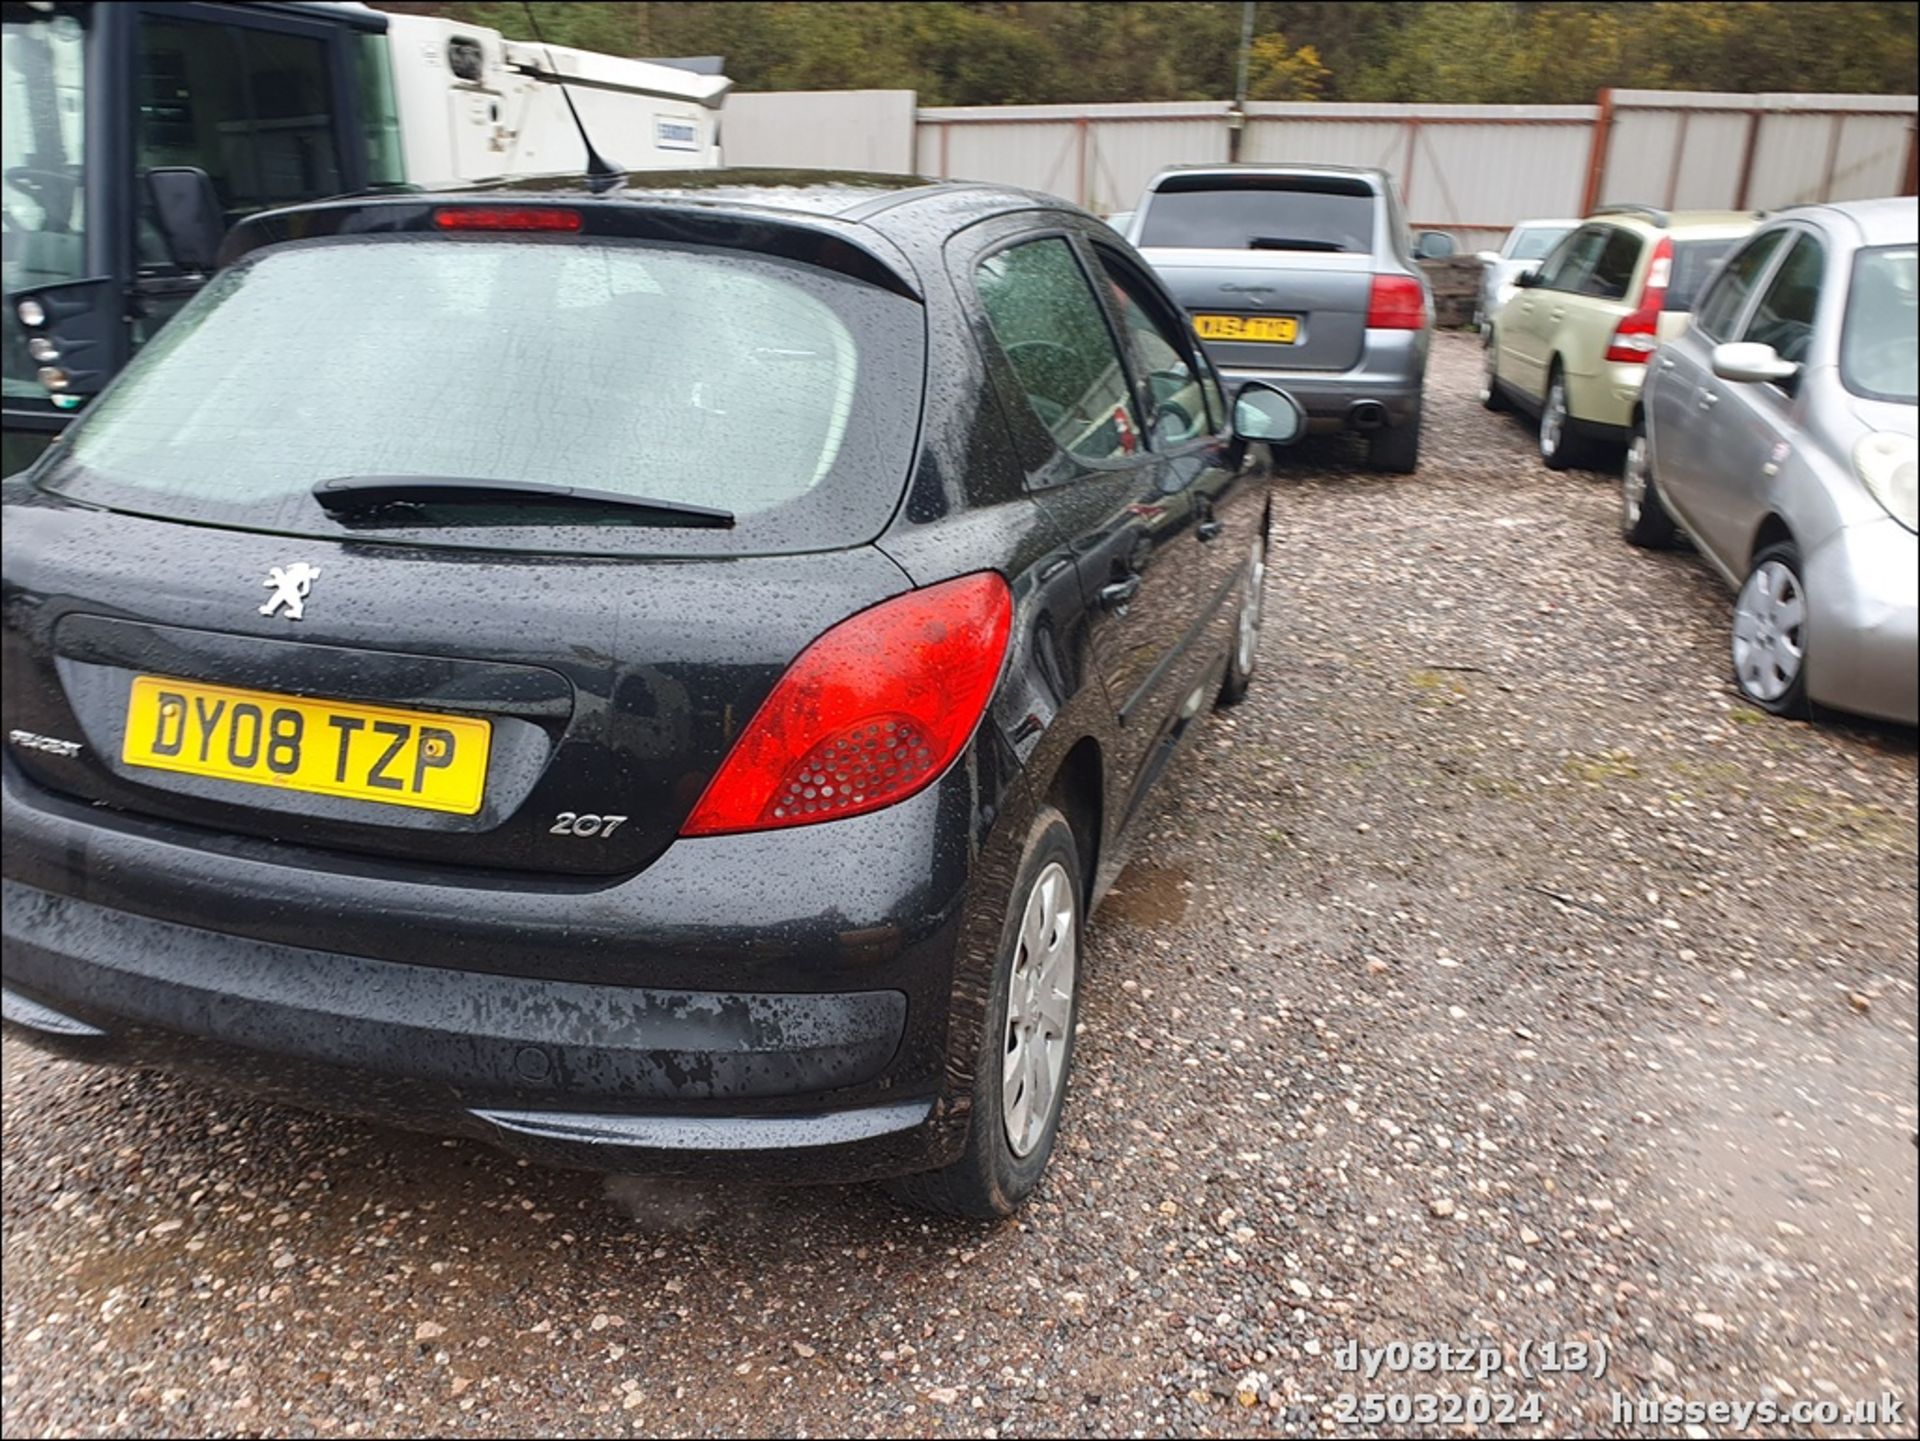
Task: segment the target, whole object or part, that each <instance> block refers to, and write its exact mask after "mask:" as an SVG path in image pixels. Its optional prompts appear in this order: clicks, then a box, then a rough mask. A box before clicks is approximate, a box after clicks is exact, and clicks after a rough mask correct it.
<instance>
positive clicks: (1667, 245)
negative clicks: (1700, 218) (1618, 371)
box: [1607, 235, 1673, 365]
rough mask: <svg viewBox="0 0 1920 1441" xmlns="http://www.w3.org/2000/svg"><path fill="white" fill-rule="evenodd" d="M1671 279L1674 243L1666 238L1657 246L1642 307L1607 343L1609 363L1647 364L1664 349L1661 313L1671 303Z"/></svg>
mask: <svg viewBox="0 0 1920 1441" xmlns="http://www.w3.org/2000/svg"><path fill="white" fill-rule="evenodd" d="M1671 279H1673V241H1672V240H1670V239H1668V238H1667V237H1666V236H1664V235H1663V236H1661V237H1660V243H1659V244H1658V245H1656V246H1654V247H1653V260H1652V261H1651V262H1650V263H1649V264H1648V266H1647V279H1646V283H1645V284H1644V285H1642V286H1641V287H1640V304H1639V306H1638V307H1636V308H1635V310H1634V312H1633V314H1631V315H1629V316H1628V317H1627V318H1626V319H1624V320H1622V321H1621V322H1620V323H1619V324H1618V325H1616V326H1614V328H1613V339H1612V340H1610V341H1609V342H1607V359H1608V360H1621V361H1625V362H1626V363H1627V364H1629V365H1645V364H1646V363H1647V361H1648V359H1649V358H1650V357H1651V356H1652V355H1653V352H1654V351H1656V350H1658V349H1659V348H1660V311H1661V310H1662V309H1663V308H1664V307H1665V305H1666V303H1667V282H1668V281H1669V280H1671Z"/></svg>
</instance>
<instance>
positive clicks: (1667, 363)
mask: <svg viewBox="0 0 1920 1441" xmlns="http://www.w3.org/2000/svg"><path fill="white" fill-rule="evenodd" d="M1660 368H1661V369H1662V370H1672V369H1673V362H1672V361H1671V360H1669V359H1668V358H1667V357H1666V356H1664V355H1663V356H1661V357H1660Z"/></svg>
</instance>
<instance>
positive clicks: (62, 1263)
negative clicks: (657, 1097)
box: [4, 336, 1920, 1436]
mask: <svg viewBox="0 0 1920 1441" xmlns="http://www.w3.org/2000/svg"><path fill="white" fill-rule="evenodd" d="M1476 365H1477V356H1476V354H1475V350H1474V347H1473V344H1472V342H1470V341H1468V340H1466V339H1465V338H1463V337H1458V336H1448V337H1443V338H1442V341H1441V343H1440V344H1439V346H1438V349H1437V353H1436V355H1435V360H1434V366H1433V370H1432V374H1431V378H1430V382H1429V399H1428V416H1427V424H1428V427H1429V433H1428V436H1427V440H1426V454H1427V460H1426V463H1425V464H1424V466H1423V467H1422V469H1421V470H1420V472H1419V474H1418V475H1417V476H1414V477H1411V478H1403V479H1396V480H1386V479H1381V478H1377V477H1371V476H1366V475H1363V474H1358V473H1355V472H1354V470H1353V469H1352V466H1353V463H1354V459H1355V452H1354V451H1353V449H1352V448H1351V447H1350V446H1349V445H1348V444H1347V443H1346V442H1334V441H1329V442H1323V443H1318V444H1314V445H1310V446H1307V447H1303V448H1302V449H1301V450H1299V451H1297V452H1295V453H1294V455H1293V456H1292V457H1291V458H1290V460H1289V461H1288V465H1287V475H1286V478H1285V479H1284V481H1283V484H1282V494H1281V500H1280V506H1279V512H1278V513H1279V516H1280V533H1279V535H1278V536H1277V537H1276V538H1277V540H1278V542H1279V548H1278V551H1277V553H1276V556H1275V565H1274V569H1273V574H1272V582H1271V585H1272V589H1271V591H1270V599H1269V605H1270V611H1269V616H1270V619H1269V625H1268V631H1267V635H1266V637H1265V640H1264V649H1263V653H1262V666H1263V675H1262V678H1261V681H1260V682H1259V683H1258V684H1257V685H1256V687H1255V691H1254V696H1253V699H1252V700H1251V701H1249V703H1248V704H1247V705H1246V706H1244V707H1243V708H1241V709H1240V710H1239V711H1237V712H1235V713H1233V715H1232V716H1231V717H1227V716H1222V717H1220V718H1218V719H1217V720H1216V721H1215V722H1214V723H1213V724H1212V725H1211V726H1210V727H1209V728H1208V729H1207V731H1206V732H1205V733H1204V735H1203V737H1202V739H1201V741H1200V743H1199V745H1198V747H1197V748H1196V750H1195V752H1194V753H1193V755H1192V757H1191V758H1190V760H1189V762H1188V764H1187V765H1186V766H1185V767H1184V768H1183V769H1182V771H1181V772H1180V774H1179V775H1178V776H1177V777H1176V778H1175V779H1174V780H1172V781H1171V783H1170V784H1168V785H1167V786H1166V788H1165V791H1164V795H1163V798H1162V800H1161V801H1160V804H1159V808H1158V810H1157V812H1156V815H1155V819H1154V821H1153V823H1152V825H1151V827H1150V830H1149V833H1147V834H1146V835H1144V836H1142V838H1141V839H1140V842H1139V844H1138V846H1137V849H1136V851H1135V855H1136V862H1135V864H1134V865H1133V866H1132V868H1131V869H1130V870H1129V872H1128V873H1127V875H1126V876H1125V877H1124V878H1123V881H1122V884H1121V886H1120V887H1118V888H1117V889H1116V890H1115V892H1114V894H1113V896H1112V897H1111V899H1110V901H1109V903H1108V905H1107V906H1106V907H1105V908H1104V909H1103V910H1102V911H1101V912H1100V914H1099V915H1098V916H1097V917H1096V920H1095V924H1094V927H1093V930H1092V933H1091V937H1090V947H1091V985H1092V991H1091V993H1090V998H1089V1002H1088V1005H1087V1008H1086V1019H1085V1025H1086V1031H1085V1035H1084V1038H1083V1042H1082V1047H1081V1050H1080V1052H1079V1067H1078V1071H1077V1075H1076V1092H1075V1095H1074V1096H1073V1098H1072V1100H1071V1102H1070V1109H1069V1115H1068V1119H1067V1123H1066V1127H1065V1130H1064V1133H1063V1140H1062V1149H1061V1151H1060V1152H1059V1153H1058V1154H1057V1155H1056V1157H1055V1162H1054V1168H1053V1171H1052V1173H1051V1177H1050V1180H1049V1182H1048V1184H1047V1186H1046V1188H1045V1190H1044V1191H1043V1193H1042V1194H1041V1196H1040V1197H1039V1198H1038V1199H1037V1201H1036V1203H1035V1204H1034V1205H1032V1207H1031V1208H1030V1209H1029V1210H1028V1211H1027V1212H1026V1214H1025V1215H1024V1217H1023V1218H1022V1219H1020V1220H1019V1221H1017V1222H1015V1223H1010V1224H1005V1225H1000V1226H991V1227H990V1226H980V1225H970V1224H959V1223H951V1222H940V1221H933V1220H928V1219H926V1218H923V1217H921V1216H919V1215H915V1214H911V1213H908V1212H906V1211H903V1210H901V1209H899V1208H897V1207H896V1206H894V1205H893V1204H892V1203H891V1202H890V1201H888V1200H887V1199H886V1198H885V1197H884V1196H883V1195H881V1194H880V1193H879V1192H878V1191H876V1190H871V1189H860V1188H847V1189H840V1190H831V1189H823V1190H816V1191H794V1192H743V1191H740V1190H737V1189H718V1188H705V1189H703V1188H698V1187H668V1186H663V1185H660V1184H657V1183H649V1182H646V1181H643V1180H639V1179H635V1178H616V1179H614V1180H612V1181H607V1180H605V1179H602V1178H595V1177H590V1176H582V1175H574V1174H561V1173H552V1172H543V1171H540V1170H536V1169H532V1168H529V1167H526V1166H522V1165H518V1164H516V1163H514V1162H513V1161H510V1160H507V1159H504V1158H502V1157H500V1156H497V1155H495V1154H493V1153H492V1152H490V1151H487V1150H485V1149H483V1148H481V1147H478V1146H475V1145H471V1144H468V1143H465V1142H442V1141H439V1140H436V1139H433V1138H426V1137H418V1136H412V1135H407V1134H402V1133H398V1132H390V1131H385V1130H380V1129H377V1128H372V1127H368V1126H364V1125H360V1124H354V1123H348V1122H341V1121H334V1120H327V1119H320V1118H315V1117H311V1116H307V1115H304V1114H301V1113H297V1112H293V1111H288V1110H284V1109H278V1108H275V1107H271V1106H267V1105H263V1104H254V1103H248V1102H242V1101H235V1100H232V1099H229V1098H226V1097H223V1096H221V1095H218V1094H216V1093H214V1092H211V1091H208V1090H204V1089H200V1088H198V1087H194V1086H189V1085H183V1084H178V1083H175V1082H171V1081H168V1080H163V1079H155V1078H148V1077H140V1076H134V1075H128V1074H121V1073H112V1072H97V1071H91V1070H87V1069H83V1068H80V1067H77V1066H73V1065H69V1064H65V1063H56V1062H53V1061H49V1060H45V1059H43V1058H41V1057H39V1056H38V1055H37V1054H35V1053H33V1052H32V1051H29V1050H26V1049H24V1048H21V1047H19V1046H17V1045H16V1044H15V1043H14V1042H12V1041H9V1042H7V1044H6V1048H5V1081H6V1087H5V1148H4V1155H5V1262H6V1269H5V1293H4V1294H5V1317H4V1324H5V1362H4V1370H5V1375H4V1422H5V1431H6V1434H7V1435H8V1436H27V1435H47V1434H62V1433H64V1434H81V1435H96V1434H112V1435H118V1434H125V1433H153V1432H199V1433H210V1434H225V1435H233V1434H247V1435H251V1434H272V1435H279V1434H319V1435H353V1434H419V1433H436V1432H463V1433H474V1434H483V1435H501V1436H505V1435H514V1434H524V1433H527V1432H530V1431H546V1432H550V1433H557V1434H570V1435H581V1436H598V1435H606V1434H627V1433H632V1434H636V1435H694V1434H702V1433H711V1432H716V1431H739V1430H744V1431H752V1432H770V1433H785V1434H793V1435H808V1434H816V1435H818V1434H836V1433H838V1434H874V1435H935V1434H956V1433H957V1434H964V1435H976V1436H979V1435H985V1436H992V1435H996V1434H998V1435H1015V1434H1019V1435H1026V1434H1040V1435H1070V1434H1085V1433H1092V1434H1100V1435H1107V1434H1111V1435H1125V1434H1133V1433H1146V1434H1153V1435H1160V1434H1167V1433H1203V1434H1239V1433H1247V1432H1256V1431H1278V1432H1283V1433H1292V1434H1315V1435H1319V1434H1324V1433H1336V1434H1345V1433H1350V1432H1358V1431H1362V1430H1366V1429H1370V1428H1367V1427H1365V1426H1362V1425H1360V1424H1358V1423H1357V1422H1353V1421H1349V1420H1343V1419H1342V1417H1343V1414H1344V1413H1343V1405H1342V1403H1341V1402H1340V1400H1339V1398H1340V1397H1341V1396H1342V1395H1343V1394H1349V1393H1356V1392H1358V1393H1365V1392H1379V1393H1395V1392H1397V1393H1402V1394H1407V1395H1412V1394H1415V1393H1421V1392H1434V1391H1446V1392H1450V1393H1453V1394H1455V1395H1464V1394H1466V1393H1467V1392H1468V1391H1470V1390H1471V1389H1473V1388H1474V1387H1478V1386H1484V1389H1485V1390H1486V1391H1488V1392H1492V1393H1496V1394H1505V1395H1511V1396H1512V1397H1514V1398H1515V1400H1516V1402H1522V1403H1526V1402H1537V1404H1539V1405H1540V1407H1541V1416H1540V1420H1539V1422H1538V1423H1537V1424H1527V1423H1525V1422H1522V1424H1519V1425H1515V1426H1509V1427H1491V1428H1482V1429H1483V1430H1484V1429H1492V1430H1497V1431H1500V1432H1502V1433H1504V1434H1510V1435H1528V1434H1561V1433H1566V1432H1579V1433H1586V1434H1616V1433H1619V1434H1624V1433H1629V1432H1632V1433H1639V1434H1647V1433H1649V1432H1653V1431H1660V1432H1663V1433H1666V1434H1681V1433H1680V1431H1679V1429H1678V1428H1674V1427H1654V1426H1649V1425H1647V1424H1645V1423H1643V1422H1640V1421H1638V1420H1634V1421H1631V1422H1628V1423H1624V1424H1623V1423H1621V1422H1620V1421H1619V1420H1618V1419H1617V1418H1616V1416H1615V1414H1614V1412H1613V1410H1612V1406H1613V1400H1612V1398H1613V1397H1614V1396H1616V1395H1618V1396H1622V1397H1626V1398H1631V1399H1633V1400H1636V1401H1638V1400H1645V1399H1651V1398H1658V1397H1685V1398H1689V1399H1692V1400H1700V1401H1705V1400H1726V1401H1746V1400H1754V1401H1757V1400H1760V1399H1762V1398H1764V1397H1768V1396H1772V1397H1775V1398H1778V1399H1779V1400H1781V1401H1782V1402H1783V1403H1788V1402H1790V1401H1792V1400H1795V1399H1798V1400H1840V1401H1847V1400H1852V1399H1855V1398H1868V1397H1875V1396H1878V1395H1880V1394H1881V1393H1883V1392H1891V1393H1892V1394H1893V1395H1895V1396H1896V1397H1898V1398H1900V1399H1901V1400H1902V1401H1903V1402H1904V1403H1905V1404H1906V1406H1907V1408H1908V1411H1907V1415H1906V1417H1905V1418H1904V1419H1903V1420H1902V1421H1901V1422H1900V1423H1899V1424H1896V1425H1893V1426H1890V1427H1884V1428H1865V1429H1867V1430H1868V1431H1869V1433H1876V1434H1889V1435H1891V1434H1901V1433H1906V1434H1911V1432H1912V1428H1913V1421H1912V1419H1911V1418H1912V1414H1913V1407H1914V1405H1915V1403H1916V1401H1920V1395H1916V1386H1915V1381H1916V1375H1915V1368H1916V1342H1915V1277H1916V1254H1915V1252H1916V1222H1915V1213H1916V1194H1915V1165H1916V1151H1915V1141H1914V1137H1915V1121H1916V1117H1915V1086H1916V1079H1915V1068H1916V1037H1915V1020H1916V997H1915V961H1914V958H1915V949H1916V937H1915V746H1914V737H1913V735H1912V733H1910V732H1902V731H1892V730H1886V729H1881V728H1874V727H1869V726H1866V725H1862V724H1857V723H1851V722H1849V723H1838V724H1826V725H1822V726H1819V727H1811V726H1804V725H1796V724H1791V723H1786V722H1778V721H1774V720H1771V719H1766V718H1763V717H1761V716H1759V715H1757V714H1756V713H1754V712H1752V711H1750V710H1748V709H1747V708H1745V707H1744V706H1742V705H1741V704H1740V703H1739V701H1738V698H1737V697H1736V695H1735V694H1734V693H1733V692H1732V691H1731V689H1730V687H1729V685H1728V684H1727V682H1726V681H1725V679H1724V674H1725V670H1726V664H1725V655H1724V653H1725V646H1726V641H1725V636H1726V630H1727V622H1728V611H1729V602H1728V598H1727V596H1726V595H1725V594H1724V593H1723V591H1722V590H1721V588H1720V587H1719V585H1718V582H1717V581H1716V580H1715V579H1714V578H1713V577H1712V576H1711V575H1710V574H1709V572H1708V571H1707V569H1706V567H1705V565H1704V564H1703V563H1702V562H1700V561H1699V560H1697V559H1695V558H1693V557H1691V556H1688V555H1685V554H1676V555H1668V556H1648V555H1644V554H1641V553H1638V552H1634V551H1631V550H1629V549H1628V548H1627V547H1626V546H1625V545H1624V544H1623V543H1622V542H1621V541H1620V540H1619V538H1618V536H1617V534H1616V531H1615V528H1614V512H1613V506H1614V492H1613V488H1612V486H1611V485H1610V484H1609V483H1608V482H1607V478H1606V477H1603V476H1599V475H1583V474H1577V473H1576V474H1570V475H1564V476H1557V475H1553V474H1550V473H1549V472H1547V471H1546V470H1544V469H1542V468H1541V467H1540V466H1539V465H1538V463H1537V462H1536V461H1535V460H1534V459H1533V458H1532V452H1531V444H1532V440H1531V436H1530V434H1529V433H1528V432H1527V431H1526V430H1525V429H1524V428H1523V426H1521V425H1520V424H1518V423H1517V422H1515V421H1514V420H1513V419H1511V418H1502V417H1495V416H1491V415H1487V414H1484V413H1482V412H1481V411H1480V410H1479V409H1478V408H1477V406H1476V405H1475V404H1474V401H1473V387H1474V383H1475V375H1476ZM1469 1337H1472V1338H1479V1339H1480V1341H1481V1343H1485V1344H1491V1345H1492V1346H1494V1347H1496V1348H1499V1350H1500V1352H1501V1353H1502V1357H1503V1360H1504V1361H1505V1363H1506V1364H1507V1365H1508V1366H1509V1367H1510V1368H1511V1369H1509V1370H1508V1371H1506V1372H1504V1373H1503V1374H1500V1375H1496V1376H1494V1377H1492V1378H1491V1379H1489V1380H1487V1381H1486V1382H1484V1383H1482V1382H1480V1381H1478V1380H1477V1379H1475V1378H1469V1377H1462V1376H1459V1375H1432V1374H1428V1375H1419V1374H1413V1375H1399V1376H1396V1375H1394V1374H1392V1373H1391V1372H1383V1373H1382V1374H1381V1375H1379V1376H1378V1377H1377V1378H1376V1379H1375V1380H1373V1381H1371V1382H1368V1381H1366V1380H1365V1379H1364V1377H1356V1376H1354V1375H1351V1374H1349V1373H1347V1372H1344V1371H1342V1370H1341V1369H1340V1367H1339V1360H1340V1348H1341V1346H1342V1344H1343V1343H1358V1344H1360V1345H1363V1346H1369V1347H1377V1346H1381V1345H1384V1344H1386V1343H1389V1342H1394V1341H1407V1342H1411V1341H1418V1340H1424V1339H1443V1340H1449V1341H1453V1342H1456V1343H1457V1342H1460V1341H1462V1340H1463V1339H1465V1338H1469ZM1528 1342H1532V1343H1535V1348H1538V1347H1540V1346H1541V1345H1542V1344H1543V1343H1549V1342H1561V1343H1566V1342H1585V1343H1589V1344H1594V1343H1599V1344H1602V1345H1604V1347H1605V1348H1606V1351H1607V1369H1606V1373H1605V1375H1604V1376H1603V1377H1602V1376H1596V1375H1594V1374H1592V1370H1591V1368H1589V1370H1588V1371H1587V1372H1586V1373H1584V1374H1582V1373H1581V1372H1580V1371H1579V1368H1578V1353H1576V1352H1572V1351H1568V1352H1563V1353H1562V1354H1561V1358H1560V1359H1561V1364H1562V1365H1563V1366H1564V1367H1565V1368H1566V1369H1564V1370H1562V1371H1561V1372H1560V1373H1558V1374H1544V1365H1543V1362H1550V1361H1551V1360H1552V1353H1550V1352H1546V1351H1544V1350H1541V1349H1535V1348H1529V1355H1530V1356H1531V1358H1532V1361H1533V1363H1534V1368H1535V1370H1536V1371H1540V1372H1543V1374H1540V1375H1538V1376H1537V1378H1536V1379H1528V1378H1527V1377H1526V1376H1525V1375H1522V1374H1520V1373H1519V1372H1520V1365H1521V1353H1522V1349H1523V1347H1524V1346H1525V1343H1528ZM1590 1354H1591V1353H1590ZM1386 1429H1389V1430H1392V1429H1395V1428H1393V1427H1391V1426H1389V1427H1387V1428H1386ZM1399 1429H1401V1430H1406V1429H1409V1428H1406V1427H1402V1428H1399ZM1411 1429H1414V1430H1422V1431H1429V1432H1430V1431H1434V1430H1436V1429H1439V1428H1436V1427H1434V1426H1426V1427H1419V1426H1416V1427H1413V1428H1411ZM1455 1429H1456V1434H1458V1428H1455ZM1713 1429H1714V1430H1716V1431H1717V1430H1721V1429H1724V1428H1721V1427H1714V1428H1713ZM1762 1429H1764V1428H1762ZM1795 1429H1796V1430H1798V1431H1799V1432H1800V1433H1801V1434H1805V1433H1806V1431H1807V1430H1808V1428H1807V1427H1804V1426H1802V1427H1798V1428H1795ZM1813 1429H1814V1430H1815V1431H1816V1432H1821V1433H1822V1434H1824V1431H1823V1428H1819V1427H1815V1428H1813ZM1831 1429H1832V1430H1834V1431H1838V1432H1847V1433H1850V1434H1857V1432H1858V1431H1859V1430H1860V1429H1861V1428H1857V1427H1854V1428H1850V1427H1837V1428H1831ZM1692 1434H1696V1435H1705V1434H1707V1433H1706V1431H1704V1430H1700V1429H1697V1428H1696V1429H1695V1431H1694V1432H1693V1433H1692Z"/></svg>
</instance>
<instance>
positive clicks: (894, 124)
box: [720, 90, 918, 175]
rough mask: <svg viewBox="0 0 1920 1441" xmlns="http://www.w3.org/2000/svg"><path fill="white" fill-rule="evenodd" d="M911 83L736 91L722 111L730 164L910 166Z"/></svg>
mask: <svg viewBox="0 0 1920 1441" xmlns="http://www.w3.org/2000/svg"><path fill="white" fill-rule="evenodd" d="M917 98H918V97H916V96H915V94H914V92H913V91H911V90H775V91H768V92H766V93H764V94H751V93H749V94H741V93H739V92H735V93H734V94H732V95H729V96H728V97H727V105H726V109H725V110H724V111H722V112H721V114H722V119H721V125H720V152H721V154H722V155H723V156H724V157H725V160H726V163H727V164H728V165H772V166H780V167H800V168H808V169H813V168H820V169H827V170H871V171H877V172H879V173H881V174H886V175H908V174H911V173H912V172H913V170H914V157H913V129H914V126H913V115H914V102H915V100H916V99H917Z"/></svg>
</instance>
